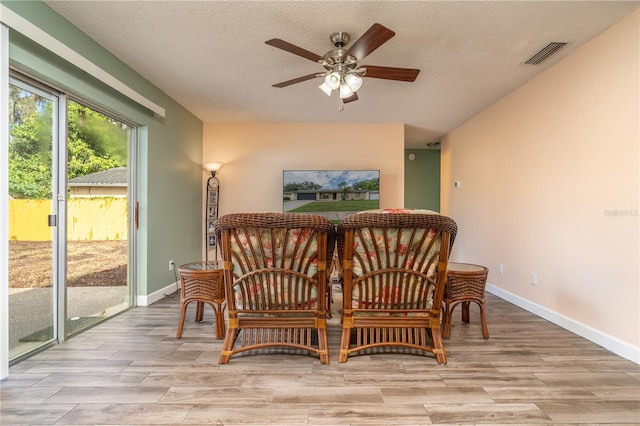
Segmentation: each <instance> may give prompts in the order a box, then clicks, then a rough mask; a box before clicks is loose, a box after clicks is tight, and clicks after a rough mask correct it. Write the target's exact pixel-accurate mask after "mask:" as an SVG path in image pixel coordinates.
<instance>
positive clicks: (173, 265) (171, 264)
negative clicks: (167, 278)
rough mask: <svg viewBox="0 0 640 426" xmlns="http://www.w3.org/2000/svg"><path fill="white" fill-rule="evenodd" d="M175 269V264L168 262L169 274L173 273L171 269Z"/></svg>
mask: <svg viewBox="0 0 640 426" xmlns="http://www.w3.org/2000/svg"><path fill="white" fill-rule="evenodd" d="M175 267H176V262H174V261H173V259H172V260H170V261H169V272H171V271H173V269H174V268H175Z"/></svg>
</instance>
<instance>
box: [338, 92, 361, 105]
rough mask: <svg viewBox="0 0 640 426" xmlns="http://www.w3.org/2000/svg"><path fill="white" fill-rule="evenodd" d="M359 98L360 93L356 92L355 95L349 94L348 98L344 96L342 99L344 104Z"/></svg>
mask: <svg viewBox="0 0 640 426" xmlns="http://www.w3.org/2000/svg"><path fill="white" fill-rule="evenodd" d="M357 100H358V94H357V93H354V94H353V95H351V96H349V97H348V98H344V99H343V100H342V103H343V104H348V103H349V102H355V101H357Z"/></svg>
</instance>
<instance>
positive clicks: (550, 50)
mask: <svg viewBox="0 0 640 426" xmlns="http://www.w3.org/2000/svg"><path fill="white" fill-rule="evenodd" d="M566 45H567V43H560V42H553V43H549V44H547V45H546V46H545V47H544V48H542V50H541V51H539V52H538V53H536V54H535V55H533V56H532V57H530V58H529V59H528V60H527V62H525V64H529V65H538V64H541V63H543V62H544V61H546V60H547V59H549V58H550V57H551V55H553V54H554V53H556V52H557V51H558V50H560V49H562V48H563V47H565V46H566Z"/></svg>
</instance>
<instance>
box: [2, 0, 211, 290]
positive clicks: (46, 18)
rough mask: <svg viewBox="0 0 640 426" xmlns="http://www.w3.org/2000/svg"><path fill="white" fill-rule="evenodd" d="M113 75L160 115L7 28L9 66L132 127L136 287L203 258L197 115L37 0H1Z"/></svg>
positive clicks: (149, 285)
mask: <svg viewBox="0 0 640 426" xmlns="http://www.w3.org/2000/svg"><path fill="white" fill-rule="evenodd" d="M2 5H4V6H5V7H7V8H9V9H11V10H12V11H14V12H15V13H17V14H19V15H20V16H22V17H23V18H25V19H26V20H28V21H30V22H32V23H33V24H34V25H36V26H38V27H39V28H40V29H42V30H44V31H45V32H47V33H49V34H50V35H51V36H53V37H54V38H56V39H58V40H59V41H60V42H62V43H64V44H65V45H67V46H69V47H70V48H71V49H73V50H75V51H76V52H78V53H79V54H81V55H82V56H84V57H85V58H87V59H88V60H90V61H91V62H93V63H94V64H96V65H98V66H99V67H101V68H102V69H104V70H105V71H106V72H108V73H110V74H111V75H112V76H114V77H115V78H117V79H118V80H120V81H121V82H123V83H124V84H126V85H128V86H129V87H131V88H133V89H134V90H136V91H137V92H138V93H140V94H141V95H143V96H145V97H146V98H147V99H149V100H151V101H153V102H154V103H156V104H158V105H160V106H162V107H163V108H165V110H166V116H165V117H164V118H160V117H156V116H154V115H153V113H152V112H151V111H149V110H147V109H146V108H144V107H142V106H140V105H138V104H137V103H135V102H133V101H131V100H129V99H128V98H126V97H125V96H123V95H121V94H120V93H118V92H116V91H114V90H113V89H111V88H110V87H108V86H106V85H105V84H103V83H102V82H100V81H97V80H96V79H94V78H93V77H91V76H89V75H87V74H86V73H85V72H83V71H82V70H80V69H78V68H77V67H75V66H73V65H72V64H69V63H68V62H66V61H65V60H63V59H61V58H59V57H57V56H56V55H54V54H53V53H51V52H49V51H48V50H46V49H44V48H43V47H41V46H39V45H37V44H36V43H34V42H32V41H31V40H29V39H28V38H27V37H25V36H23V35H21V34H18V33H16V32H15V31H13V30H10V33H9V40H10V51H9V56H10V63H11V66H12V67H13V68H14V69H16V70H18V71H20V72H22V73H24V74H27V75H30V76H33V77H35V78H37V79H38V80H41V81H42V82H44V83H47V84H49V85H51V86H54V87H56V88H58V89H61V90H63V91H65V92H68V93H69V94H72V95H74V96H77V97H79V98H80V99H84V100H85V101H88V102H90V103H92V104H94V105H97V106H99V107H102V108H104V109H105V110H107V111H110V112H112V113H114V114H115V115H116V116H118V117H121V118H123V119H126V120H127V121H129V122H133V123H136V124H137V125H139V126H140V127H139V133H138V158H137V164H136V166H137V172H138V185H137V188H136V190H137V193H138V197H137V198H138V202H139V229H138V232H137V250H136V253H137V254H136V259H137V293H138V295H139V296H148V295H151V294H153V293H154V292H158V291H160V290H162V289H164V288H165V287H167V286H168V285H170V284H172V283H174V282H175V281H176V276H175V274H174V272H169V268H168V261H169V260H170V259H173V260H174V261H175V262H176V265H180V264H182V263H187V262H190V261H196V260H201V259H202V238H203V234H202V232H203V231H202V229H203V225H202V193H203V179H204V175H203V171H202V139H203V135H202V129H203V125H202V121H200V120H199V119H198V118H197V117H195V116H194V115H193V114H191V113H190V112H188V111H187V110H185V109H184V108H183V107H182V106H180V105H179V104H178V103H177V102H175V101H174V100H172V99H171V98H169V97H168V96H167V95H166V94H164V93H163V92H161V91H160V90H159V89H158V88H156V87H155V86H153V85H152V84H150V83H149V82H148V81H147V80H145V79H144V78H143V77H142V76H140V75H139V74H137V73H136V72H134V71H133V70H132V69H131V68H129V67H128V66H127V65H125V64H124V63H122V62H121V61H120V60H119V59H117V58H116V57H115V56H113V55H112V54H110V53H109V52H108V51H106V50H105V49H103V48H102V47H101V46H100V45H98V44H97V43H96V42H95V41H93V40H91V39H90V38H89V37H87V36H86V35H85V34H84V33H82V32H81V31H80V30H78V29H77V28H76V27H74V26H72V25H71V24H70V23H69V22H68V21H66V20H65V19H63V18H62V17H61V16H59V15H58V14H56V13H55V12H54V11H53V10H51V9H50V8H49V7H47V6H46V5H45V4H44V3H41V2H39V1H28V2H27V1H23V2H14V1H2Z"/></svg>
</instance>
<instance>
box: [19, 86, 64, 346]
mask: <svg viewBox="0 0 640 426" xmlns="http://www.w3.org/2000/svg"><path fill="white" fill-rule="evenodd" d="M57 112H58V97H57V96H55V95H54V94H52V93H48V92H46V91H44V90H42V89H40V88H36V87H34V86H31V85H28V84H26V83H24V82H20V81H18V80H13V79H12V80H10V84H9V357H10V359H16V358H18V357H20V356H22V355H24V354H26V353H28V352H30V351H33V350H35V349H38V348H39V347H42V346H44V345H46V344H48V343H51V342H54V341H56V339H57V338H58V327H57V326H58V322H57V312H58V310H57V303H56V302H57V298H56V295H57V286H58V283H57V280H56V278H55V277H56V271H57V267H56V265H57V263H56V259H57V250H56V236H55V227H54V225H55V213H56V212H55V208H56V202H55V200H56V198H57V197H56V193H55V186H56V179H55V170H56V167H55V162H56V156H55V152H54V149H53V147H54V146H55V145H56V143H55V140H56V139H57V135H58V133H59V132H58V117H57Z"/></svg>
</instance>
